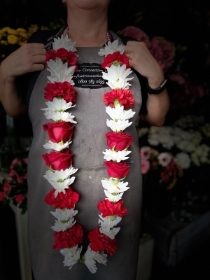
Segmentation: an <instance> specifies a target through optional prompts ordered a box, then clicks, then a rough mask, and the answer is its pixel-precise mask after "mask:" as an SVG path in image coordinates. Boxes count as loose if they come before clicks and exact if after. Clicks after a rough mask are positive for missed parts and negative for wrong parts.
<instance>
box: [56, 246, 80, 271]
mask: <svg viewBox="0 0 210 280" xmlns="http://www.w3.org/2000/svg"><path fill="white" fill-rule="evenodd" d="M81 251H82V247H81V248H78V246H75V247H72V248H67V249H62V250H60V253H61V254H62V255H63V256H64V261H63V263H64V266H69V269H71V268H72V266H73V265H74V264H75V263H77V262H78V261H79V260H80V254H81Z"/></svg>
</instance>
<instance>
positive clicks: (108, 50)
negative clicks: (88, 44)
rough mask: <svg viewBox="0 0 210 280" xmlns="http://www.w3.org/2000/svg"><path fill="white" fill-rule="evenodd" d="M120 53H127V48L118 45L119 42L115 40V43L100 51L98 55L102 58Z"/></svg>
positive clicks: (108, 44)
mask: <svg viewBox="0 0 210 280" xmlns="http://www.w3.org/2000/svg"><path fill="white" fill-rule="evenodd" d="M117 51H118V52H120V53H121V54H123V53H124V51H125V46H123V45H118V40H114V41H113V42H110V41H109V42H108V43H107V44H106V45H105V47H103V48H102V49H100V50H99V52H98V54H99V55H100V56H106V55H108V54H112V53H114V52H117Z"/></svg>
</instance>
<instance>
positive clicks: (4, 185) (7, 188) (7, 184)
mask: <svg viewBox="0 0 210 280" xmlns="http://www.w3.org/2000/svg"><path fill="white" fill-rule="evenodd" d="M11 189H12V187H11V186H10V184H9V183H7V182H4V184H3V191H4V192H5V193H9V192H10V191H11Z"/></svg>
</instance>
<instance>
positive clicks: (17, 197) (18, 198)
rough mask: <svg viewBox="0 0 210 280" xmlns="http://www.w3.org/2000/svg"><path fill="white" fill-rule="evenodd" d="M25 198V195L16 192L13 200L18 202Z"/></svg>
mask: <svg viewBox="0 0 210 280" xmlns="http://www.w3.org/2000/svg"><path fill="white" fill-rule="evenodd" d="M24 199H25V196H24V195H22V194H18V195H16V196H15V201H16V202H17V203H18V204H20V203H21V202H23V200H24Z"/></svg>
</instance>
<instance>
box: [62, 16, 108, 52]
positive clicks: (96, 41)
mask: <svg viewBox="0 0 210 280" xmlns="http://www.w3.org/2000/svg"><path fill="white" fill-rule="evenodd" d="M67 24H68V29H69V31H68V33H69V37H70V38H71V40H72V41H74V42H76V46H77V47H93V46H102V45H103V44H104V43H105V42H106V41H107V28H108V22H107V18H106V16H105V15H104V17H103V16H100V17H99V16H98V15H97V14H95V13H87V12H86V11H85V12H84V13H83V14H82V15H81V13H79V14H78V15H77V13H71V14H69V15H68V22H67Z"/></svg>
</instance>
